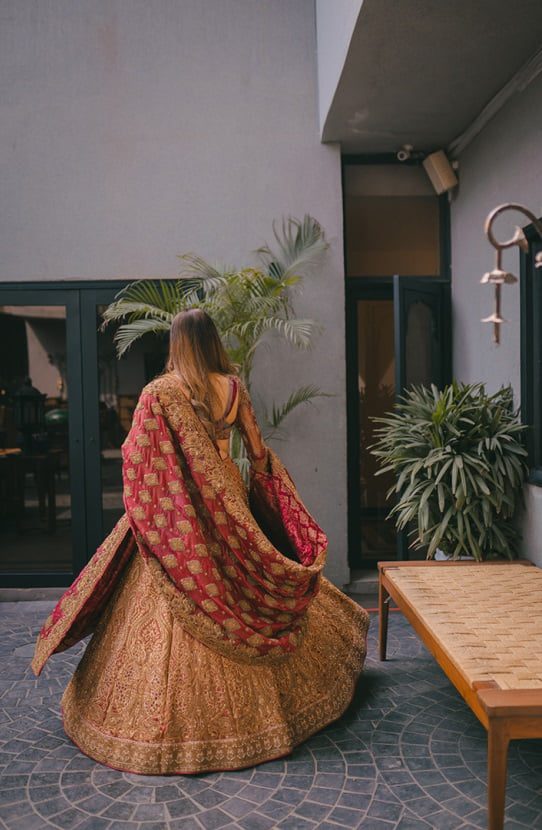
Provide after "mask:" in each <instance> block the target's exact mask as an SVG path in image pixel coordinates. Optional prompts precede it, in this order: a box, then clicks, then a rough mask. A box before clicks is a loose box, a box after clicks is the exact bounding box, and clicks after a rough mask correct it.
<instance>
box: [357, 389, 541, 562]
mask: <svg viewBox="0 0 542 830" xmlns="http://www.w3.org/2000/svg"><path fill="white" fill-rule="evenodd" d="M374 420H375V421H376V422H377V423H378V424H379V426H378V427H377V428H376V429H375V435H376V437H377V441H376V442H375V443H374V444H372V445H371V447H370V449H371V452H372V453H373V454H374V455H375V456H376V457H377V458H378V459H379V462H380V464H381V465H382V466H381V469H380V470H379V472H378V473H377V475H380V474H382V473H384V472H386V471H389V470H392V471H393V472H394V473H395V474H396V482H395V484H394V485H393V486H392V487H391V488H390V489H389V491H388V493H387V496H388V498H389V497H391V496H392V495H393V494H395V495H396V503H395V505H394V506H393V508H392V509H391V511H390V514H389V516H390V517H393V518H394V519H395V523H396V526H397V529H398V530H407V531H408V533H409V535H410V536H411V537H412V542H411V547H413V548H414V549H421V548H426V549H427V558H428V559H431V558H433V557H434V556H435V554H436V553H437V551H438V550H441V551H443V552H444V554H445V555H446V557H447V558H450V559H459V558H460V557H462V556H468V557H470V556H472V557H473V558H474V559H475V560H476V561H482V560H485V559H492V558H498V557H505V558H507V559H512V558H514V557H515V556H516V555H517V553H518V541H519V538H520V536H519V533H518V529H517V527H516V525H515V523H514V516H515V513H516V509H517V507H518V504H520V503H522V499H523V487H522V486H523V482H524V480H525V475H526V472H527V465H526V463H525V456H526V455H527V453H526V450H525V448H524V447H523V445H522V442H521V433H522V431H523V430H524V429H525V427H524V426H523V425H522V424H521V423H519V421H518V417H517V412H516V411H515V410H514V406H513V392H512V388H511V387H510V386H507V387H502V388H501V389H499V391H498V392H495V393H494V394H492V395H490V394H488V393H486V391H485V387H484V385H483V384H481V383H476V384H463V383H459V382H456V381H454V382H453V383H451V384H450V385H449V386H447V387H446V388H445V389H443V390H442V391H439V390H438V389H437V387H436V386H431V388H427V387H424V386H418V387H412V388H411V389H410V390H409V391H407V392H406V393H405V394H404V395H403V396H401V398H400V399H399V402H398V403H396V404H395V406H394V409H393V411H392V412H391V413H389V414H388V415H386V416H385V417H381V418H375V419H374Z"/></svg>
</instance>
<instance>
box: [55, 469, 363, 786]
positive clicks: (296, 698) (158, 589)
mask: <svg viewBox="0 0 542 830" xmlns="http://www.w3.org/2000/svg"><path fill="white" fill-rule="evenodd" d="M225 464H227V465H228V467H229V468H230V473H231V475H230V476H229V477H230V480H231V485H232V486H235V487H239V488H243V491H244V497H245V498H246V488H245V487H244V484H243V482H242V480H241V479H240V476H239V475H238V471H237V467H235V465H234V464H233V462H228V461H226V462H225ZM160 572H161V569H160V567H159V566H158V564H157V563H156V562H155V561H153V560H152V559H150V560H147V559H146V558H144V557H143V556H142V555H141V553H140V552H139V550H138V549H137V547H136V548H135V550H134V553H133V554H132V557H131V559H130V560H129V562H128V564H127V565H126V566H125V568H124V571H123V573H122V575H121V577H120V579H119V581H118V584H117V586H116V588H115V591H114V593H113V595H112V596H111V598H110V600H109V602H108V604H107V606H106V608H105V611H104V613H103V615H102V617H101V619H100V621H99V623H98V625H97V628H96V630H95V632H94V634H93V636H92V639H91V641H90V643H89V644H88V646H87V649H86V651H85V653H84V655H83V657H82V659H81V661H80V663H79V665H78V667H77V669H76V671H75V673H74V675H73V677H72V679H71V680H70V682H69V684H68V686H67V687H66V690H65V692H64V695H63V698H62V712H63V719H64V728H65V731H66V733H67V735H68V736H69V737H70V738H71V739H72V740H73V742H74V743H75V744H76V745H77V746H79V748H80V749H81V750H82V751H83V752H84V753H86V754H87V755H89V756H90V757H92V758H94V759H95V760H97V761H99V762H101V763H103V764H106V765H107V766H110V767H114V768H117V769H122V770H126V771H130V772H136V773H144V774H168V773H178V774H182V773H198V772H209V771H213V770H229V769H239V768H242V767H247V766H252V765H253V764H258V763H261V762H263V761H268V760H271V759H274V758H279V757H281V756H284V755H286V754H288V753H289V752H291V750H292V749H293V747H294V746H296V745H297V744H299V743H301V742H302V741H304V740H305V739H306V738H308V737H309V736H310V735H312V734H313V733H315V732H317V731H318V730H320V729H321V728H323V727H324V726H325V725H326V724H328V723H330V722H331V721H333V720H335V719H336V718H338V717H339V716H340V715H341V714H342V713H343V712H344V710H345V709H346V707H347V706H348V704H349V702H350V700H351V698H352V695H353V691H354V687H355V683H356V680H357V678H358V676H359V674H360V672H361V670H362V667H363V663H364V659H365V648H366V632H367V625H368V615H367V613H366V612H365V611H364V610H363V609H362V608H360V607H359V606H357V605H356V604H355V603H354V602H353V601H352V600H350V599H349V598H348V597H346V596H345V595H344V594H343V593H342V592H341V591H339V590H338V589H337V588H335V587H334V586H333V585H331V583H330V582H328V581H327V580H326V579H324V578H323V579H322V586H321V589H320V591H319V593H318V594H317V595H316V597H315V598H314V599H313V601H312V602H311V604H310V606H309V609H308V612H307V615H308V624H307V628H306V632H305V635H304V638H303V641H302V642H301V644H300V645H299V646H298V648H297V650H296V651H295V652H293V653H292V654H291V655H289V656H288V657H287V659H285V660H283V661H281V662H277V663H274V664H271V665H253V664H250V663H246V662H238V661H236V660H233V659H231V658H229V657H225V656H221V655H220V654H217V653H216V652H215V651H213V650H212V649H211V648H209V647H208V646H206V645H203V643H201V642H199V641H198V640H196V639H195V638H194V637H193V636H192V635H191V634H189V633H188V632H187V631H186V630H185V629H184V628H183V626H182V625H181V623H180V622H179V620H178V619H177V618H176V616H175V611H174V604H172V602H171V601H170V600H169V599H168V596H167V591H166V592H164V590H163V587H164V585H163V576H160V575H159V574H160Z"/></svg>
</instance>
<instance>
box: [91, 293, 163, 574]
mask: <svg viewBox="0 0 542 830" xmlns="http://www.w3.org/2000/svg"><path fill="white" fill-rule="evenodd" d="M117 292H118V289H113V288H101V289H100V288H98V289H88V290H86V291H85V292H84V296H82V308H81V324H82V332H83V337H82V354H83V362H84V364H85V366H86V367H87V369H86V377H85V387H84V411H85V439H84V443H85V469H86V488H87V493H86V511H87V525H88V527H87V556H88V557H89V558H90V557H91V556H92V555H93V553H94V551H95V550H96V548H97V547H98V546H99V545H100V544H101V542H102V541H103V539H104V537H105V536H107V534H108V533H109V532H110V531H111V530H112V528H113V527H114V525H115V523H116V522H117V521H118V519H119V518H120V517H121V516H122V514H123V513H124V503H123V499H122V457H121V445H122V443H123V441H124V439H125V437H126V435H127V433H128V430H129V429H130V425H131V422H132V415H133V411H134V408H135V405H136V403H137V400H138V398H139V394H140V392H141V389H142V388H143V386H145V384H146V383H148V382H149V381H150V380H152V378H153V377H154V376H155V375H156V374H158V373H159V372H160V371H161V370H162V369H163V367H164V365H165V360H166V354H167V338H165V337H163V336H162V337H159V336H158V335H156V336H150V335H147V336H146V337H144V338H142V339H141V340H139V341H136V343H134V345H133V346H132V347H131V348H130V349H129V351H128V352H127V353H126V354H125V355H124V356H123V357H122V358H121V359H120V360H119V359H118V358H117V353H116V346H115V342H114V333H115V326H114V325H110V326H107V327H106V328H105V329H103V328H102V323H103V317H102V314H103V311H104V310H105V308H106V307H107V305H108V304H110V303H111V302H112V301H113V300H114V298H115V294H116V293H117Z"/></svg>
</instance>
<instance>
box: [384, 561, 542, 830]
mask: <svg viewBox="0 0 542 830" xmlns="http://www.w3.org/2000/svg"><path fill="white" fill-rule="evenodd" d="M378 570H379V603H378V604H379V622H380V631H379V645H380V659H381V660H385V659H386V643H387V632H388V610H389V602H390V599H393V600H394V601H395V602H396V603H397V605H398V606H399V608H400V609H401V611H402V612H403V614H404V615H405V617H406V618H407V619H408V621H409V622H410V623H411V625H412V627H413V628H414V629H415V631H416V632H417V633H418V634H419V636H420V637H421V639H422V640H423V642H424V644H425V645H426V646H427V648H428V649H429V651H430V652H431V653H432V654H433V656H434V657H435V659H436V660H437V662H438V664H439V665H440V667H441V668H442V669H443V670H444V671H445V673H446V674H447V676H448V678H449V679H450V680H451V682H452V683H453V684H454V686H455V687H456V689H457V690H458V692H459V693H460V694H461V695H462V697H463V698H464V700H465V702H466V703H467V704H468V705H469V706H470V708H471V709H472V711H473V712H474V714H475V715H476V717H477V718H478V720H479V721H480V723H482V724H483V726H484V727H485V728H486V730H487V734H488V753H487V759H488V780H487V786H488V828H489V830H502V827H503V823H504V810H505V798H506V771H507V758H508V744H509V742H510V740H514V739H516V738H542V570H540V569H539V568H537V567H535V566H534V565H533V564H532V563H531V562H528V561H523V560H520V561H516V562H502V561H500V562H484V563H476V562H379V563H378Z"/></svg>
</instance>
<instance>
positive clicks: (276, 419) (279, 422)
mask: <svg viewBox="0 0 542 830" xmlns="http://www.w3.org/2000/svg"><path fill="white" fill-rule="evenodd" d="M332 397H334V395H333V394H332V393H330V392H323V391H322V390H321V389H320V388H319V387H318V386H314V385H308V386H300V387H299V388H298V389H296V390H294V391H293V392H292V393H291V395H290V396H289V398H288V399H287V400H286V401H285V402H284V403H283V404H280V405H277V404H273V407H272V409H271V413H270V414H267V412H266V413H265V415H264V429H265V434H266V437H267V438H279V437H280V432H281V430H282V427H283V422H284V421H285V419H286V418H287V417H288V415H289V414H290V413H291V412H293V410H294V409H296V408H297V407H298V406H301V404H305V403H312V402H313V401H314V399H315V398H332Z"/></svg>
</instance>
